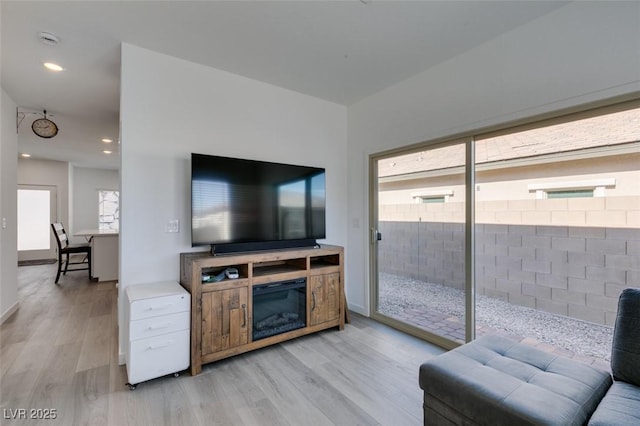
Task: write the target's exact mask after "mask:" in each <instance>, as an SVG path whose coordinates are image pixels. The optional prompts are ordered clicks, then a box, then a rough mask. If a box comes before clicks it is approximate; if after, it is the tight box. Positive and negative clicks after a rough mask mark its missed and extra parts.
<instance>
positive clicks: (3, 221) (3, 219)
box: [2, 217, 7, 229]
mask: <svg viewBox="0 0 640 426" xmlns="http://www.w3.org/2000/svg"><path fill="white" fill-rule="evenodd" d="M6 228H7V218H6V217H3V218H2V229H6Z"/></svg>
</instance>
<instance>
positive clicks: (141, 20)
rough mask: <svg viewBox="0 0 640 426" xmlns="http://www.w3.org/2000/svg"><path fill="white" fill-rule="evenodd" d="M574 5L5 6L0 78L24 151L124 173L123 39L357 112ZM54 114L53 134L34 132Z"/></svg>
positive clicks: (352, 1) (367, 0) (359, 1)
mask: <svg viewBox="0 0 640 426" xmlns="http://www.w3.org/2000/svg"><path fill="white" fill-rule="evenodd" d="M566 3H567V2H559V1H557V2H547V1H494V2H488V1H413V2H402V1H379V0H349V1H331V2H324V1H322V2H321V1H294V2H271V1H227V2H219V1H124V2H120V1H83V2H78V1H43V2H35V1H23V0H21V1H6V0H2V2H1V9H0V18H1V62H0V64H1V73H0V76H1V83H2V88H3V89H4V90H5V91H6V92H7V94H8V95H9V96H10V97H11V98H12V99H13V100H14V101H15V102H16V103H17V105H18V110H19V112H20V114H18V117H17V118H18V120H17V122H19V123H20V124H19V127H18V150H19V152H28V153H30V154H32V156H33V158H46V159H53V160H59V161H69V162H71V163H72V164H75V165H78V166H82V167H99V168H118V166H119V158H118V151H119V149H118V148H119V147H118V141H117V139H118V133H119V102H120V100H119V99H120V96H119V91H120V44H121V43H122V42H125V43H130V44H134V45H137V46H140V47H143V48H147V49H151V50H154V51H157V52H160V53H165V54H168V55H171V56H175V57H179V58H183V59H186V60H189V61H193V62H196V63H200V64H203V65H207V66H211V67H215V68H218V69H221V70H225V71H229V72H232V73H235V74H238V75H242V76H246V77H249V78H253V79H256V80H260V81H263V82H266V83H270V84H273V85H276V86H280V87H283V88H287V89H291V90H295V91H298V92H301V93H304V94H308V95H311V96H315V97H318V98H322V99H326V100H328V101H331V102H335V103H338V104H343V105H351V104H353V103H355V102H357V101H359V100H361V99H363V98H365V97H367V96H369V95H371V94H373V93H376V92H378V91H380V90H382V89H384V88H386V87H388V86H391V85H393V84H395V83H397V82H399V81H402V80H405V79H407V78H409V77H411V76H413V75H416V74H418V73H420V72H422V71H424V70H426V69H428V68H430V67H433V66H435V65H437V64H439V63H441V62H444V61H446V60H448V59H450V58H452V57H454V56H457V55H459V54H461V53H463V52H465V51H467V50H470V49H472V48H474V47H476V46H478V45H480V44H482V43H485V42H487V41H488V40H491V39H493V38H495V37H496V36H498V35H500V34H503V33H505V32H507V31H509V30H511V29H514V28H516V27H518V26H520V25H523V24H525V23H527V22H530V21H532V20H535V19H537V18H539V17H540V16H542V15H545V14H547V13H550V12H552V11H553V10H555V9H558V8H560V7H562V6H564V5H565V4H566ZM42 31H46V32H49V33H53V34H54V35H56V36H57V37H59V39H60V42H59V44H58V45H56V46H50V45H46V44H44V43H42V42H41V41H40V40H39V37H38V33H39V32H42ZM46 61H51V62H56V63H58V64H60V65H61V66H63V67H64V71H62V72H59V73H52V72H51V71H47V70H45V69H44V67H43V66H42V63H43V62H46ZM45 109H46V110H47V114H48V115H51V117H50V118H51V119H52V120H53V121H54V122H56V123H57V124H58V127H59V128H60V132H59V134H58V135H57V136H56V137H54V138H52V139H42V138H39V137H37V136H35V135H34V134H33V132H32V131H31V129H30V127H31V123H32V122H33V120H34V119H36V118H40V117H41V116H42V115H41V112H42V111H43V110H45ZM20 120H21V122H20ZM104 137H108V138H111V139H113V140H114V142H113V143H111V144H109V145H107V144H105V143H103V142H101V139H102V138H104ZM105 149H110V150H112V151H114V152H113V154H111V155H106V154H104V153H103V152H102V151H103V150H105Z"/></svg>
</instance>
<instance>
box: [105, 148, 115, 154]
mask: <svg viewBox="0 0 640 426" xmlns="http://www.w3.org/2000/svg"><path fill="white" fill-rule="evenodd" d="M102 152H104V153H105V154H111V153H112V152H113V151H109V150H107V149H105V150H104V151H102Z"/></svg>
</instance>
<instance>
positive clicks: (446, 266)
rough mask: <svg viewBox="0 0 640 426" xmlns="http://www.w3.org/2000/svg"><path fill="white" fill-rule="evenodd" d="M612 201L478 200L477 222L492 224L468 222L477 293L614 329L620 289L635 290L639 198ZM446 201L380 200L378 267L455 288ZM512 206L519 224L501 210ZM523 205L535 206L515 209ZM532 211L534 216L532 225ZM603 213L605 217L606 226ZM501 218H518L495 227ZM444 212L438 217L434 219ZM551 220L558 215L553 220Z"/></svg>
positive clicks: (460, 265)
mask: <svg viewBox="0 0 640 426" xmlns="http://www.w3.org/2000/svg"><path fill="white" fill-rule="evenodd" d="M619 198H624V200H620V199H614V200H609V199H600V200H596V201H593V200H594V199H566V200H530V201H531V202H530V203H528V204H527V203H524V202H522V201H520V202H517V203H515V204H514V203H512V202H507V201H505V202H487V203H484V204H482V205H479V206H478V209H477V211H484V212H485V213H487V212H489V213H490V215H489V216H487V215H485V216H484V219H485V220H489V219H492V221H491V222H488V223H487V222H484V223H478V224H477V225H476V291H477V292H478V293H479V294H484V295H487V296H490V297H495V298H499V299H502V300H505V301H508V302H510V303H513V304H517V305H523V306H528V307H531V308H535V309H539V310H542V311H546V312H551V313H554V314H559V315H565V316H569V317H573V318H578V319H581V320H586V321H590V322H594V323H598V324H604V325H613V324H614V321H615V315H616V311H617V301H618V295H619V294H620V292H621V291H622V289H624V288H626V287H640V227H639V226H638V224H637V223H636V222H637V216H636V215H635V213H634V212H635V211H636V209H637V207H638V204H640V203H639V201H640V197H619ZM576 200H579V201H576ZM585 200H587V201H585ZM451 204H452V205H449V206H447V209H446V210H445V205H443V204H440V205H433V204H426V205H395V206H381V209H380V216H381V221H380V223H379V228H380V231H381V232H382V241H381V242H380V244H379V263H380V264H379V268H380V271H382V272H387V273H391V274H397V275H402V276H407V277H411V278H415V279H419V280H422V281H426V282H431V283H436V284H442V285H447V286H450V287H454V288H458V289H462V288H464V224H463V221H462V220H461V214H462V209H463V207H462V205H461V204H460V203H456V204H458V205H457V210H456V208H454V206H453V203H451ZM518 206H519V208H521V209H523V210H520V213H521V216H520V218H521V219H522V218H523V217H526V218H528V219H527V220H520V221H517V220H515V219H514V217H515V216H513V215H507V214H502V213H503V210H504V209H505V208H512V207H513V208H516V207H518ZM532 207H534V208H536V209H537V210H524V209H529V208H532ZM625 207H626V209H625ZM562 209H567V211H571V212H579V213H582V214H580V215H579V216H580V217H584V218H585V222H579V224H573V222H572V221H573V219H574V216H573V215H568V216H567V215H565V216H563V215H562V214H560V212H561V210H562ZM571 209H573V210H571ZM589 209H590V210H589ZM597 209H602V210H597ZM525 212H526V213H527V215H525V216H523V215H522V213H525ZM536 212H537V213H541V214H542V215H541V216H539V217H538V220H537V221H534V220H533V218H534V217H536V215H535V213H536ZM597 212H602V213H603V214H602V215H600V214H596V213H597ZM605 213H612V214H611V215H609V216H608V217H609V218H610V220H609V221H608V222H607V220H606V217H607V214H605ZM477 216H478V215H477ZM507 216H508V217H509V219H510V221H512V222H518V223H499V220H498V219H499V218H504V217H507ZM516 216H517V215H516ZM443 217H446V219H447V220H445V221H442V220H434V219H435V218H443ZM554 217H556V218H560V217H563V218H564V219H563V220H562V221H561V220H559V219H558V220H556V221H555V223H554V220H553V218H554ZM622 217H624V219H622ZM394 218H395V220H394ZM587 218H590V219H589V220H588V221H587ZM530 220H531V221H530ZM478 222H480V221H479V220H478Z"/></svg>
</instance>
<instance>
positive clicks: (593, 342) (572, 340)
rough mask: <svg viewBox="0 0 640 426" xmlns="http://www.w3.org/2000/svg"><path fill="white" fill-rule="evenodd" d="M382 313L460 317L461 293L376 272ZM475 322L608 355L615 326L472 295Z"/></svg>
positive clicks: (599, 355)
mask: <svg viewBox="0 0 640 426" xmlns="http://www.w3.org/2000/svg"><path fill="white" fill-rule="evenodd" d="M379 285H380V297H379V299H380V307H379V310H380V312H381V313H384V314H386V315H389V316H394V315H400V314H401V313H403V312H406V310H409V309H416V310H418V311H422V312H425V311H426V310H427V309H428V310H429V311H432V312H433V311H436V312H439V313H442V314H445V315H450V316H456V317H458V318H463V316H464V292H462V291H461V290H456V289H453V288H450V287H445V286H442V285H438V284H430V283H426V282H424V281H419V280H414V279H411V278H406V277H401V276H397V275H391V274H384V273H381V274H380V284H379ZM476 323H477V325H479V326H483V327H488V328H491V329H493V330H496V331H498V332H504V333H507V334H515V335H518V336H522V337H533V338H535V339H537V340H538V341H540V342H544V343H548V344H551V345H553V346H555V347H558V348H562V349H566V350H568V351H571V352H573V353H574V354H576V355H582V356H587V357H595V358H600V359H604V360H607V361H608V360H609V359H610V354H611V341H612V338H613V328H612V327H606V326H602V325H598V324H593V323H589V322H585V321H581V320H577V319H573V318H568V317H563V316H559V315H554V314H549V313H547V312H542V311H538V310H535V309H531V308H526V307H524V306H517V305H512V304H510V303H507V302H504V301H502V300H499V299H494V298H490V297H487V296H482V295H478V294H477V295H476Z"/></svg>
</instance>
